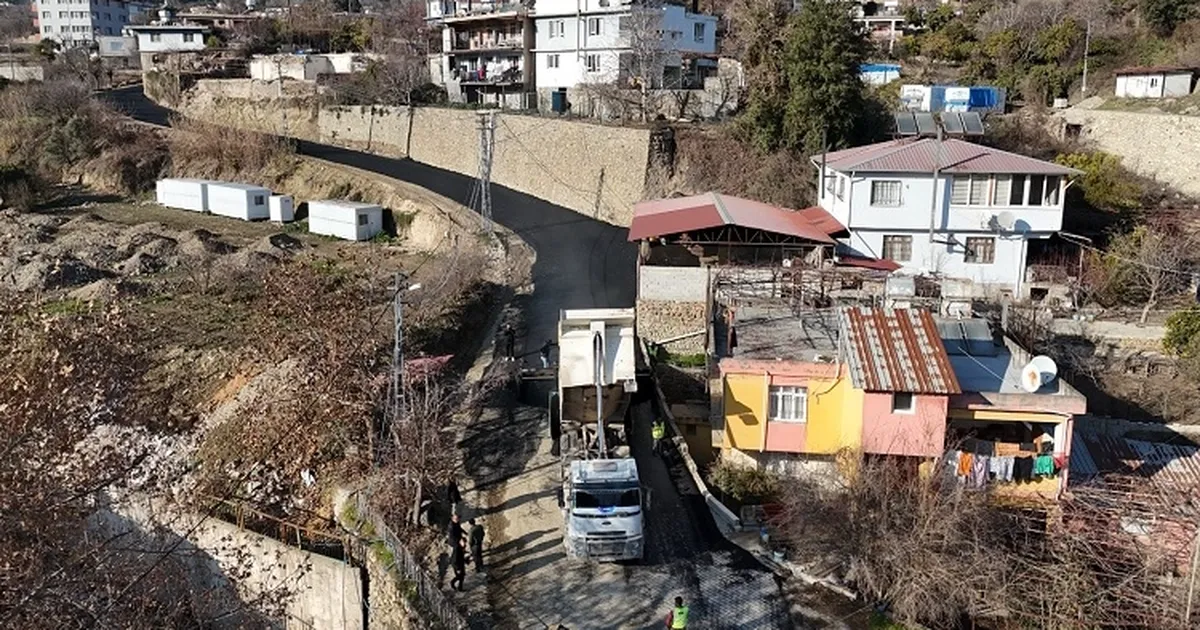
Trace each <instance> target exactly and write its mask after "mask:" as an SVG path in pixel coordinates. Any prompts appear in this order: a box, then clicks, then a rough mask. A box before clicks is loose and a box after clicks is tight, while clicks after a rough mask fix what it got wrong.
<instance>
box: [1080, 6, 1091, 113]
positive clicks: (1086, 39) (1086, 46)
mask: <svg viewBox="0 0 1200 630" xmlns="http://www.w3.org/2000/svg"><path fill="white" fill-rule="evenodd" d="M1091 50H1092V21H1091V20H1088V21H1087V33H1086V34H1085V35H1084V36H1083V85H1082V86H1081V87H1080V89H1079V93H1080V94H1081V95H1082V96H1083V98H1087V71H1088V54H1089V53H1090V52H1091Z"/></svg>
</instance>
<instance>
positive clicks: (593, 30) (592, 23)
mask: <svg viewBox="0 0 1200 630" xmlns="http://www.w3.org/2000/svg"><path fill="white" fill-rule="evenodd" d="M599 34H600V18H588V35H593V36H595V35H599Z"/></svg>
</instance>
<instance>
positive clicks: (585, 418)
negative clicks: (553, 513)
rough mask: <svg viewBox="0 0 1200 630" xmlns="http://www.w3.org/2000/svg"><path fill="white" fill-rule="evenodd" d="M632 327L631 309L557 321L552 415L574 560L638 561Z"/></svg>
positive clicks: (586, 312) (568, 315) (576, 313)
mask: <svg viewBox="0 0 1200 630" xmlns="http://www.w3.org/2000/svg"><path fill="white" fill-rule="evenodd" d="M633 326H634V311H633V309H631V308H599V309H580V310H565V311H562V313H561V314H560V317H559V323H558V356H559V361H558V374H557V381H558V388H557V391H556V400H555V401H554V402H553V403H552V404H551V417H552V419H553V418H557V422H558V424H559V426H560V436H559V442H560V449H559V450H560V453H561V455H562V463H563V468H562V472H563V490H562V499H563V502H562V503H563V516H564V521H565V523H566V535H565V536H564V537H563V541H564V544H565V546H566V550H567V554H568V555H570V556H573V557H577V558H588V559H592V560H599V561H615V560H640V559H641V558H642V554H643V544H642V540H643V538H642V489H641V483H640V478H639V477H638V469H637V462H635V461H634V460H633V458H632V457H630V453H629V446H628V440H627V439H626V435H627V432H628V427H627V422H628V417H629V404H630V398H631V394H632V393H634V392H636V391H637V374H636V357H635V350H634V347H635V344H636V339H635V337H634V330H633ZM553 422H554V420H552V423H553ZM553 432H554V431H553V430H552V433H553Z"/></svg>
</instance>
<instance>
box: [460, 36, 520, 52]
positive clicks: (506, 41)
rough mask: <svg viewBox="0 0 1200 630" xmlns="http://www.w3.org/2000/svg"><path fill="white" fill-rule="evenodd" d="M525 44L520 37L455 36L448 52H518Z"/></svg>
mask: <svg viewBox="0 0 1200 630" xmlns="http://www.w3.org/2000/svg"><path fill="white" fill-rule="evenodd" d="M524 47H525V42H524V39H523V38H522V37H521V36H519V35H518V36H516V37H501V38H493V37H487V38H483V37H470V36H456V37H455V38H454V41H453V42H451V45H450V50H451V51H453V52H474V51H496V50H513V51H520V50H522V49H524Z"/></svg>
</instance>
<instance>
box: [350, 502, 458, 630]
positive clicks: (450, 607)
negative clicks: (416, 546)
mask: <svg viewBox="0 0 1200 630" xmlns="http://www.w3.org/2000/svg"><path fill="white" fill-rule="evenodd" d="M355 502H356V507H357V508H358V513H359V515H361V517H362V518H366V519H368V520H369V521H370V523H371V525H372V526H373V527H374V528H375V536H376V538H378V540H379V542H382V543H383V544H384V545H385V546H386V547H387V550H388V552H389V554H390V555H391V558H392V562H391V565H390V566H387V567H384V568H385V569H386V570H387V571H393V570H394V571H395V572H396V576H397V577H398V578H399V579H400V580H401V583H400V584H397V585H396V588H398V589H402V590H409V588H411V591H410V600H409V601H410V602H411V603H412V604H413V605H415V607H416V608H417V610H416V612H417V614H418V615H423V616H427V617H432V619H427V620H426V621H432V622H435V623H433V624H431V625H433V627H441V628H448V629H450V630H467V629H468V628H469V625H468V623H467V618H466V616H465V615H463V613H462V611H460V610H459V608H458V606H456V605H455V603H454V601H453V600H451V599H450V598H449V597H447V596H446V594H445V593H443V592H442V590H441V588H440V587H439V585H438V581H437V579H436V578H435V577H434V576H432V575H430V574H429V572H428V571H427V570H426V569H425V567H424V566H423V565H422V564H421V562H420V561H418V559H417V558H416V557H415V556H414V555H413V554H412V552H411V551H409V549H408V547H406V546H405V545H404V543H402V542H400V538H399V537H398V536H396V534H395V533H394V532H392V530H391V528H389V527H388V526H387V525H386V524H385V523H384V522H383V520H382V519H380V518H377V517H374V516H372V515H371V512H370V509H369V508H368V507H367V505H366V501H365V500H364V497H363V496H362V495H361V494H360V495H358V496H357V497H356V501H355ZM381 560H382V559H381ZM405 583H407V584H405ZM414 600H415V601H414Z"/></svg>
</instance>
